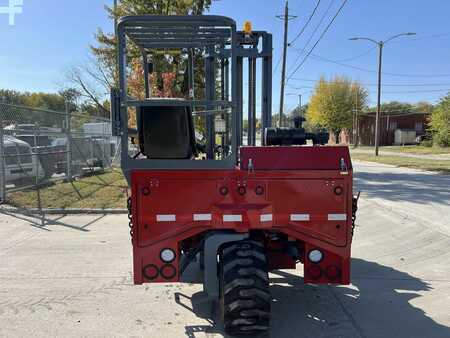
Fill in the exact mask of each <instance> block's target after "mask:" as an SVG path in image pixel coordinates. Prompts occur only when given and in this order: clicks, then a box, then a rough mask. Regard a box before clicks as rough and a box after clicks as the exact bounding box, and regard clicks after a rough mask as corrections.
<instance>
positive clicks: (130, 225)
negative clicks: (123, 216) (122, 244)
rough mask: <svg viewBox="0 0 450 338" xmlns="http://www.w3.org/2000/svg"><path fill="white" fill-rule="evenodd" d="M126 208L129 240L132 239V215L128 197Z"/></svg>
mask: <svg viewBox="0 0 450 338" xmlns="http://www.w3.org/2000/svg"><path fill="white" fill-rule="evenodd" d="M127 208H128V226H129V227H130V236H131V239H133V215H132V211H131V197H128V200H127Z"/></svg>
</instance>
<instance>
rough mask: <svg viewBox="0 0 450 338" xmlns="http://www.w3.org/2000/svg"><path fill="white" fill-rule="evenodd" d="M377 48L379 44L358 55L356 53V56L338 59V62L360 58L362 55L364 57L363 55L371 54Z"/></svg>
mask: <svg viewBox="0 0 450 338" xmlns="http://www.w3.org/2000/svg"><path fill="white" fill-rule="evenodd" d="M376 48H377V46H374V47H372V48H370V49H368V50H367V51H365V52H364V53H361V54H358V55H356V56H353V57H350V58H347V59H341V60H336V61H338V62H348V61H353V60H356V59H359V58H361V57H363V56H366V55H368V54H370V53H371V52H372V51H373V50H375V49H376Z"/></svg>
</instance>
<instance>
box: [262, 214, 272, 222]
mask: <svg viewBox="0 0 450 338" xmlns="http://www.w3.org/2000/svg"><path fill="white" fill-rule="evenodd" d="M260 220H261V222H272V221H273V215H272V214H263V215H261V217H260Z"/></svg>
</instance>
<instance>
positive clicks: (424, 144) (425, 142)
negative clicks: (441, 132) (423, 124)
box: [420, 140, 433, 148]
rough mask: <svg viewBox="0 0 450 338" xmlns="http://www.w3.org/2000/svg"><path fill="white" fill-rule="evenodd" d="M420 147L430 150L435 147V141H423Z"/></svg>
mask: <svg viewBox="0 0 450 338" xmlns="http://www.w3.org/2000/svg"><path fill="white" fill-rule="evenodd" d="M420 145H421V146H424V147H428V148H430V147H432V146H433V140H423V141H422V142H420Z"/></svg>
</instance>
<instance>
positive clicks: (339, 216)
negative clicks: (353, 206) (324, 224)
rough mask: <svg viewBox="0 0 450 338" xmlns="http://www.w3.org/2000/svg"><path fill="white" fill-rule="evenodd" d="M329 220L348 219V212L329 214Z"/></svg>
mask: <svg viewBox="0 0 450 338" xmlns="http://www.w3.org/2000/svg"><path fill="white" fill-rule="evenodd" d="M328 220H329V221H346V220H347V214H328Z"/></svg>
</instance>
